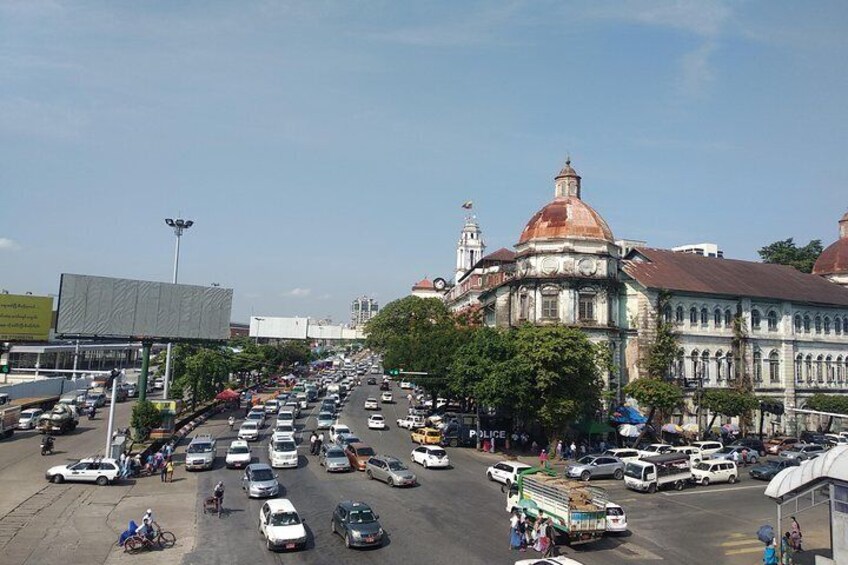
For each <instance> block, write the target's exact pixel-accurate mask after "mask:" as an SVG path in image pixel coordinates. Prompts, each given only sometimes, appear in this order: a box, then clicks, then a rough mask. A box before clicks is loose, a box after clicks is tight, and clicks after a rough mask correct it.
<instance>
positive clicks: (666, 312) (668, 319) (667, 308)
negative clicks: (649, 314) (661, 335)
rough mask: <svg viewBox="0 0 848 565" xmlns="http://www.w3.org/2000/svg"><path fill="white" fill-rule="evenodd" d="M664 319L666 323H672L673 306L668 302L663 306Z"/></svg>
mask: <svg viewBox="0 0 848 565" xmlns="http://www.w3.org/2000/svg"><path fill="white" fill-rule="evenodd" d="M663 321H664V322H665V323H666V324H670V323H671V306H670V305H668V304H666V305H665V306H664V307H663Z"/></svg>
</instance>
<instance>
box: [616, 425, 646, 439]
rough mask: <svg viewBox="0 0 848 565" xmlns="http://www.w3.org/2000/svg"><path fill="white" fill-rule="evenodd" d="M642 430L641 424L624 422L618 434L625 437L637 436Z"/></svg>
mask: <svg viewBox="0 0 848 565" xmlns="http://www.w3.org/2000/svg"><path fill="white" fill-rule="evenodd" d="M640 431H641V430H640V429H639V426H636V425H634V424H624V425H623V426H621V427H619V428H618V434H619V435H621V436H624V437H636V436H638V435H639V433H640Z"/></svg>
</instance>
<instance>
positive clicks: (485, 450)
mask: <svg viewBox="0 0 848 565" xmlns="http://www.w3.org/2000/svg"><path fill="white" fill-rule="evenodd" d="M483 453H489V440H488V439H484V440H483Z"/></svg>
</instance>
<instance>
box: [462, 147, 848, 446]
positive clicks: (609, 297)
mask: <svg viewBox="0 0 848 565" xmlns="http://www.w3.org/2000/svg"><path fill="white" fill-rule="evenodd" d="M581 183H582V179H581V177H580V176H579V175H578V174H577V172H576V171H575V170H574V169H573V168H572V166H571V163H570V161H569V162H566V165H565V167H564V168H563V169H562V170H561V171H560V173H559V174H558V175H557V176H556V178H555V183H554V199H553V200H552V201H551V202H550V203H548V204H547V205H545V206H544V207H543V208H542V209H541V210H539V211H538V212H537V213H536V214H535V215H533V217H532V218H531V219H530V221H529V222H528V223H527V225H526V227H525V228H524V230H523V232H522V233H521V235H520V237H519V240H518V243H517V244H516V246H515V255H514V257H513V258H512V260H513V261H514V263H512V264H508V262H503V263H501V264H500V265H498V268H499V269H498V274H499V278H498V279H495V280H493V281H492V282H493V284H485V283H484V280H485V279H483V276H484V275H485V274H486V273H485V271H484V268H485V265H484V264H483V265H475V267H474V268H472V269H471V271H469V272H468V273H466V274H465V275H464V276H463V277H459V278H458V279H457V285H456V287H454V289H452V290H451V292H450V293H449V294H448V297H447V298H448V303H449V304H450V305H451V307H452V308H454V309H461V308H463V307H467V306H468V304H470V303H473V302H475V301H476V302H479V305H480V307H482V309H483V313H484V321H485V323H486V324H488V325H492V326H501V327H509V326H518V325H520V324H525V323H531V324H536V325H553V324H564V325H568V326H572V327H576V328H580V329H581V330H583V331H584V332H586V334H587V335H588V336H589V338H590V339H591V340H592V341H594V342H604V343H607V344H608V345H609V347H611V348H612V350H613V351H614V354H615V357H616V360H617V364H618V366H619V371H620V373H619V374H618V375H607V377H606V378H607V385H608V386H610V388H612V389H613V390H616V391H618V392H620V389H619V387H620V386H621V385H623V384H625V383H626V382H628V381H629V380H630V379H634V378H638V377H639V376H640V373H641V371H642V369H641V366H642V365H641V363H640V362H639V360H640V359H641V358H642V357H644V355H645V351H646V350H647V347H648V346H649V344H650V343H652V340H653V337H654V332H655V328H656V325H657V324H656V322H657V316H665V317H666V318H667V319H668V320H669V321H671V322H673V323H674V325H675V328H676V330H677V331H678V333H679V334H680V345H681V349H680V356H679V358H678V360H677V362H676V363H675V364H674V366H673V367H670V369H669V377H670V378H677V379H680V380H681V382H686V383H688V384H692V383H694V384H695V385H696V386H698V387H707V388H708V387H727V386H731V385H732V384H734V378H746V379H750V381H751V383H752V386H753V389H754V390H755V392H756V393H757V394H759V395H762V396H768V397H779V398H781V399H782V400H783V401H784V403H785V406H787V407H790V408H791V407H801V406H802V405H803V402H804V400H805V399H806V398H808V397H809V396H810V395H811V394H813V393H814V392H815V391H818V390H824V391H832V392H845V393H848V214H846V216H845V217H844V218H843V219H842V220H841V221H840V239H839V241H837V242H836V243H834V244H833V245H831V246H830V247H828V248H827V249H826V250H825V252H824V253H823V254H822V256H821V258H820V259H819V262H818V263H817V264H816V269H815V271H814V272H815V273H816V274H814V275H808V274H804V273H801V272H798V271H796V270H795V269H792V268H791V267H785V266H781V265H770V264H763V263H757V262H751V261H738V260H731V259H723V258H721V257H722V254H721V253H720V252H719V250H718V248H717V246H716V247H715V249H714V250H713V249H712V248H711V249H710V250H707V249H706V246H700V247H699V248H698V249H697V250H695V249H694V248H690V247H692V246H689V247H687V248H686V249H681V252H675V251H672V250H660V249H651V248H648V247H644V246H641V247H632V248H631V245H629V244H628V245H627V246H626V247H624V246H620V245H619V244H617V243H616V240H615V238H614V237H613V233H612V230H611V229H610V227H609V226H608V225H607V223H606V222H605V221H604V219H603V217H601V215H600V214H598V212H596V211H595V210H594V209H593V208H592V207H591V206H590V205H589V204H588V203H586V202H585V201H584V200H583V194H582V186H581ZM701 247H704V248H705V249H703V250H702V249H701ZM504 251H506V250H504ZM623 251H626V255H622V252H623ZM710 251H712V252H710ZM498 253H500V252H498ZM501 258H502V259H506V258H507V257H506V255H505V254H504V255H502V257H501ZM484 259H485V258H484ZM481 263H482V261H481ZM507 264H508V268H507ZM478 267H479V269H478ZM465 281H469V284H467V285H466V284H465ZM834 283H836V284H834ZM475 285H479V286H478V288H479V291H477V292H472V289H473V288H474V287H475ZM841 285H844V286H841ZM660 295H662V296H663V297H664V298H663V301H662V302H663V303H664V304H665V307H664V308H663V311H662V312H659V311H658V304H660V302H661V301H660V300H659V297H660ZM465 297H467V299H466V298H465ZM737 320H738V323H734V322H736V321H737ZM734 363H740V364H741V365H742V366H741V367H735V366H734ZM683 379H686V380H685V381H684V380H683ZM690 397H691V394H690ZM690 409H691V410H690V411H691V412H692V413H691V414H690V413H686V414H683V417H684V418H685V419H687V420H692V419H693V418H694V407H692V406H691V404H690ZM787 420H788V419H787V418H784V419H783V420H782V421H779V420H777V419H774V420H773V421H772V422H771V425H773V427H774V429H779V428H788V426H787Z"/></svg>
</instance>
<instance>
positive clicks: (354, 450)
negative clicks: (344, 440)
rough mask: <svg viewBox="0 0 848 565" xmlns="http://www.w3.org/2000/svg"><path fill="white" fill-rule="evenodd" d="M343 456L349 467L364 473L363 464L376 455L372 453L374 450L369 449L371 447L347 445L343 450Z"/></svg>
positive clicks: (359, 444)
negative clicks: (346, 459)
mask: <svg viewBox="0 0 848 565" xmlns="http://www.w3.org/2000/svg"><path fill="white" fill-rule="evenodd" d="M345 455H347V458H348V461H350V466H351V467H353V468H354V469H356V470H357V471H364V470H365V464H366V463H367V462H368V460H369V459H371V458H372V457H374V455H376V453H374V450H373V449H371V447H369V446H367V445H365V444H364V443H349V444H348V445H347V447H346V448H345Z"/></svg>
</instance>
